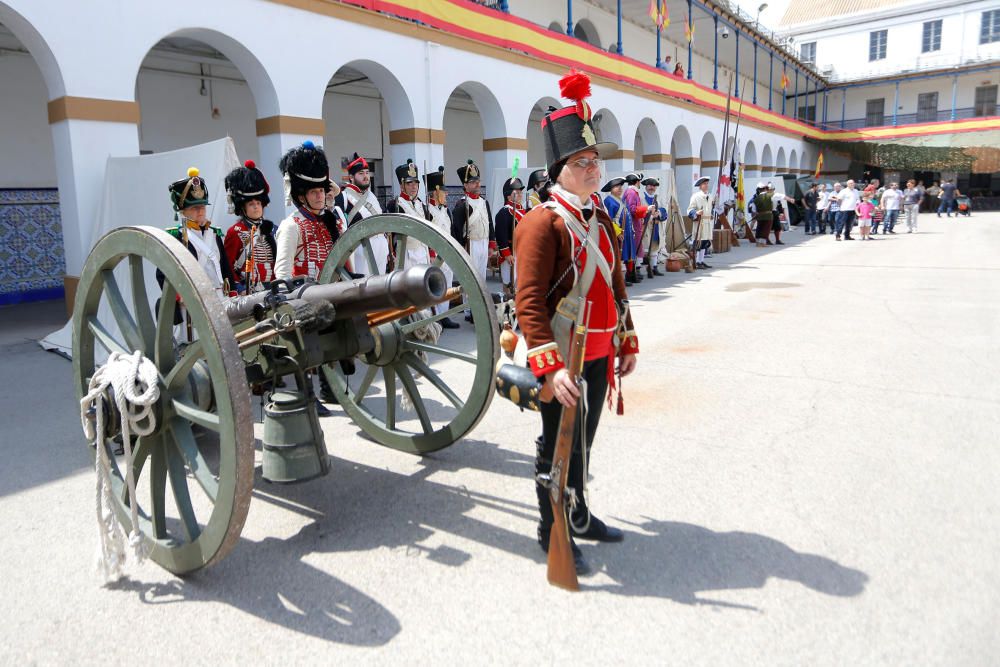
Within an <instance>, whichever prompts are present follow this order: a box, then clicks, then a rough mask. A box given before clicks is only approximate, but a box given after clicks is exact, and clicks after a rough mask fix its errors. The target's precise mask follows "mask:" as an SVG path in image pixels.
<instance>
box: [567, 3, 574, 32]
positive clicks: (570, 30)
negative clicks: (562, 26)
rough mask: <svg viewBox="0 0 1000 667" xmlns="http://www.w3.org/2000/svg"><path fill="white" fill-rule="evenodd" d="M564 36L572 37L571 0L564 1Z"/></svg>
mask: <svg viewBox="0 0 1000 667" xmlns="http://www.w3.org/2000/svg"><path fill="white" fill-rule="evenodd" d="M566 34H567V35H569V36H570V37H572V36H573V0H566Z"/></svg>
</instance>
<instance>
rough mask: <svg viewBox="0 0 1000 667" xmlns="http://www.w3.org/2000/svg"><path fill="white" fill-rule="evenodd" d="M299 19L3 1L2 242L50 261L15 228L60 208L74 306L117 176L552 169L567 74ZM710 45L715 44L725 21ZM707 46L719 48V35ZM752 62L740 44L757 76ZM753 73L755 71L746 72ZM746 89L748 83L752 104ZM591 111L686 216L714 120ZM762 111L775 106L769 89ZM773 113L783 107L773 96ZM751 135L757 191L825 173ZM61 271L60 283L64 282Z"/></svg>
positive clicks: (272, 177)
mask: <svg viewBox="0 0 1000 667" xmlns="http://www.w3.org/2000/svg"><path fill="white" fill-rule="evenodd" d="M415 4H420V3H415ZM525 5H526V7H527V6H529V5H530V7H531V8H532V11H534V12H536V13H537V12H540V11H542V10H541V9H540V8H544V7H548V10H549V15H550V16H551V17H553V21H555V20H556V19H559V20H564V17H565V3H561V2H555V1H554V0H550V1H547V2H534V3H525ZM300 6H302V3H297V2H290V1H284V0H217V1H214V2H211V3H195V2H189V1H187V0H179V1H178V2H173V3H169V4H167V3H119V2H115V1H114V0H92V1H91V2H86V3H65V2H57V1H56V0H0V26H2V30H0V83H2V85H3V88H4V90H5V91H6V94H5V95H3V96H0V119H2V127H3V132H2V133H0V192H3V193H6V194H5V198H4V199H0V230H2V231H3V233H4V234H6V235H7V237H10V238H13V239H14V241H13V245H9V248H8V250H9V253H8V258H7V259H11V258H14V259H16V258H18V257H20V256H22V255H23V254H24V253H25V252H27V254H29V255H30V254H32V253H35V254H38V253H39V252H42V250H39V248H37V247H32V248H29V249H28V250H27V251H26V250H25V246H23V245H22V246H18V245H17V243H21V244H24V243H30V241H26V240H25V238H24V237H25V236H26V235H28V234H27V232H24V231H23V230H22V231H21V232H19V231H18V221H19V220H21V219H23V215H22V214H19V213H18V211H21V212H22V213H23V211H24V210H26V209H23V207H24V206H27V205H30V204H33V203H38V202H41V203H42V204H43V206H50V207H52V206H55V203H54V202H57V203H58V210H57V212H56V213H51V214H49V216H48V217H49V218H50V220H49V222H52V220H51V219H52V218H54V220H55V224H54V225H53V226H50V227H49V228H47V229H43V231H44V235H45V238H46V239H47V241H46V242H47V243H49V244H50V245H51V246H53V247H54V246H56V245H59V246H60V249H61V257H59V256H56V255H57V254H58V253H50V254H49V256H47V257H45V258H44V260H45V261H44V262H42V263H43V264H45V266H46V267H47V268H46V270H47V271H48V275H47V276H44V277H46V278H47V279H48V283H46V284H45V285H44V286H45V287H46V288H47V289H53V288H54V287H55V285H53V284H52V283H53V280H54V278H55V276H54V275H52V274H53V272H58V274H60V277H61V274H65V275H66V276H67V277H68V280H67V285H69V286H70V289H72V285H73V277H74V276H78V275H79V273H80V270H81V268H82V265H83V262H84V260H85V258H86V254H87V252H88V250H89V247H88V244H87V243H86V242H85V239H89V229H90V227H91V226H92V224H93V220H94V218H95V216H96V211H97V207H98V205H99V200H100V197H101V194H102V190H103V188H102V184H103V178H104V165H105V161H106V160H107V158H108V157H109V156H128V155H137V154H139V153H140V152H143V153H145V152H161V151H165V150H170V149H175V148H180V147H184V146H190V145H194V144H197V143H201V142H205V141H208V140H212V139H217V138H220V137H224V136H231V137H233V139H234V142H235V145H236V148H237V151H238V154H239V156H240V159H241V160H243V159H248V158H250V159H254V160H255V161H256V162H257V163H258V165H260V166H261V168H262V169H263V170H264V172H265V174H266V176H267V177H268V179H269V181H270V182H271V183H272V184H277V183H280V178H279V174H278V169H277V163H278V160H279V158H280V156H281V155H282V154H283V153H284V152H285V151H286V150H288V149H289V148H290V147H292V146H294V145H296V144H297V143H300V142H301V141H303V140H305V139H313V140H318V141H319V142H321V143H322V144H323V145H324V146H325V147H326V150H327V154H328V156H329V158H330V160H331V163H332V165H333V168H334V169H336V167H337V165H338V164H340V162H341V160H342V159H343V158H346V157H348V156H350V155H352V154H353V153H354V152H355V151H357V152H358V153H361V154H363V155H366V156H368V157H370V158H373V159H374V160H376V162H377V164H378V170H379V173H378V174H377V178H378V181H379V182H380V183H381V184H384V185H391V184H392V168H393V167H394V166H395V165H397V164H400V163H402V162H405V161H406V159H408V158H409V159H413V160H414V161H415V162H416V163H417V164H418V165H420V166H421V167H422V168H425V169H436V168H437V166H438V165H443V166H444V167H445V171H446V174H447V178H448V181H449V183H454V184H457V177H456V176H455V169H456V168H457V167H458V166H459V165H461V164H464V163H465V161H466V160H467V159H470V158H471V159H473V160H476V161H477V162H479V163H480V164H481V165H483V166H484V167H485V168H486V169H487V170H490V169H509V168H510V165H511V164H512V163H513V162H514V160H515V159H518V160H519V161H520V164H521V165H522V166H538V165H541V164H542V163H543V149H542V143H541V134H540V129H539V121H540V119H541V117H542V115H543V113H544V110H545V109H546V108H547V107H548V106H549V105H553V106H562V105H563V104H564V103H565V102H564V101H560V100H558V85H557V81H558V78H559V76H560V75H561V74H562V73H563V72H565V71H566V70H567V69H568V67H567V64H566V63H557V62H550V61H547V59H546V58H545V57H544V56H538V55H534V56H533V55H530V54H524V53H520V52H515V51H512V50H510V49H504V48H499V47H496V46H491V45H485V44H482V43H478V42H476V41H475V40H474V39H468V38H465V37H462V36H457V35H454V34H448V33H446V32H443V31H441V30H436V29H433V28H431V27H427V26H425V25H421V24H420V23H419V22H416V21H413V20H406V19H405V18H399V17H396V16H392V15H389V14H387V13H385V12H375V11H371V10H369V9H365V8H363V7H360V8H359V7H354V6H350V5H346V4H342V3H334V2H315V3H311V4H310V5H308V7H309V9H302V8H300ZM576 6H577V7H578V8H579V7H584V8H587V7H589V9H590V11H591V12H592V14H590V16H589V18H588V16H587V14H586V13H584V14H582V15H581V14H580V13H578V17H580V18H581V19H584V20H587V21H589V22H590V26H591V27H590V29H591V30H592V31H594V32H595V33H597V35H599V37H598V36H597V35H595V36H594V38H595V39H597V38H599V39H601V40H603V41H608V38H607V37H605V36H604V33H606V32H607V33H617V30H616V25H615V24H614V23H612V24H611V25H607V24H608V22H609V20H608V17H609V16H611V14H608V13H607V10H606V9H605V8H602V7H599V6H597V5H596V4H595V5H588V3H583V2H578V3H576ZM511 11H512V15H513V12H516V11H517V7H516V6H515V7H513V8H511ZM702 11H705V10H704V9H703V10H702ZM112 17H113V20H112ZM699 20H700V21H701V22H702V24H705V23H706V21H704V20H703V19H697V20H696V23H695V25H696V26H697V25H698V23H697V21H699ZM677 23H678V24H679V23H682V21H681V20H679V19H678V20H677ZM577 25H579V24H577ZM584 25H586V24H584ZM707 25H709V26H712V27H713V28H714V25H713V23H712V22H711V21H709V22H707ZM672 29H673V30H674V32H676V31H678V30H682V29H683V28H682V27H681V26H680V25H674V26H673V28H672ZM696 29H697V28H696ZM705 32H706V33H710V31H708V30H706V31H705ZM623 33H624V34H625V35H626V36H628V35H633V41H634V43H635V46H634V47H629V46H627V47H626V50H627V49H628V48H635V49H636V50H639V49H640V46H639V44H640V42H641V38H645V39H646V41H647V42H650V41H651V42H652V43H651V44H646V46H645V47H643V48H646V49H647V50H650V51H653V52H655V38H652V37H651V34H652V33H651V32H650V31H649V30H646V29H643V28H641V27H639V26H638V25H636V24H629V25H627V26H623ZM716 34H717V33H716ZM723 39H725V38H723ZM615 40H616V43H617V35H616V36H615ZM706 40H707V43H708V44H713V43H718V42H719V39H718V38H717V37H715V35H714V34H711V33H710V34H709V35H707V36H703V37H702V42H704V41H706ZM603 41H602V42H601V43H602V44H603ZM623 41H624V40H623ZM745 41H746V40H745ZM665 42H666V39H665V37H664V43H665ZM730 43H731V42H730ZM695 45H698V50H699V51H703V50H704V48H705V47H704V45H703V44H702V43H701V42H697V41H695V42H694V44H693V46H695ZM772 46H773V45H772ZM748 47H749V42H746V43H745V44H744V48H746V49H747V51H746V52H745V53H744V56H743V57H744V59H745V58H747V56H746V53H749V48H748ZM661 48H663V49H664V51H665V50H666V49H665V48H664V47H663V46H662V45H661ZM686 50H687V49H686V41H685V46H684V48H681V49H678V52H679V53H680V54H681V55H685V56H686ZM602 51H604V49H602ZM694 51H695V49H694V48H692V61H693V62H697V64H696V68H697V71H700V72H701V74H700V75H699V76H702V77H705V76H707V75H706V74H705V73H706V71H708V72H711V78H712V79H717V78H718V77H719V72H718V69H717V68H716V67H714V66H713V64H712V61H710V60H708V59H706V57H705V56H704V54H698V55H697V58H698V60H697V61H695V55H696V54H695V53H694ZM645 55H647V54H645V53H644V54H643V56H644V57H645ZM601 57H605V56H601ZM625 58H626V59H627V58H628V57H627V56H626V57H625ZM717 62H719V63H720V66H721V65H725V64H726V63H725V62H724V61H722V60H719V61H717ZM730 67H731V68H732V69H735V63H731V64H730ZM746 68H747V63H746V61H745V60H744V64H743V66H742V67H741V71H744V70H746ZM724 73H725V71H723V74H724ZM655 76H657V77H660V76H662V77H670V76H671V75H670V74H669V73H666V72H663V73H662V74H656V75H655ZM727 80H728V79H727ZM738 80H739V79H737V81H738ZM695 81H696V82H697V79H695ZM702 85H703V86H704V87H705V88H706V89H707V88H710V87H711V85H712V84H711V82H710V81H709V82H705V83H703V84H702ZM726 87H728V84H727V86H726ZM735 87H736V86H735V85H734V88H735ZM748 87H749V86H748V84H747V80H746V77H744V83H743V86H742V89H743V91H744V94H745V96H746V97H749V94H747V93H746V91H747V89H748ZM593 91H594V92H593V98H592V99H591V103H592V106H593V108H594V109H595V111H596V112H597V113H598V114H599V116H600V124H599V131H600V132H601V134H602V135H603V137H604V139H605V140H609V141H614V142H616V143H617V144H618V145H619V146H620V147H621V150H620V151H619V154H618V155H617V156H616V158H615V159H613V160H611V161H610V162H609V164H608V165H607V166H608V169H609V171H618V170H627V169H633V168H640V169H662V168H674V169H675V170H676V174H677V181H678V184H679V193H680V196H681V198H684V197H685V196H687V195H686V193H690V191H691V183H692V179H693V178H694V176H695V175H697V174H700V173H701V172H702V171H705V172H706V173H710V172H712V171H714V170H715V169H717V167H718V164H719V160H720V155H721V150H722V146H721V141H722V133H723V128H722V125H723V122H722V113H720V112H719V111H718V110H706V109H704V108H703V107H700V106H699V105H698V104H695V103H691V102H688V101H684V100H681V99H677V98H672V97H668V96H664V95H655V94H651V93H650V92H649V91H647V90H640V89H637V88H636V87H634V86H630V85H628V84H625V83H620V82H616V81H613V80H610V79H601V78H599V77H598V78H595V81H594V87H593ZM756 92H757V95H758V97H760V98H763V97H764V94H765V93H764V83H763V82H762V81H761V82H758V86H757V91H756ZM770 97H772V98H774V100H775V101H777V97H778V95H777V94H776V93H775V91H774V89H773V88H772V89H771V94H770ZM746 101H747V104H748V105H749V104H750V103H751V101H750V100H749V99H747V100H746ZM761 101H762V102H763V99H762V100H761ZM761 106H763V105H761ZM764 108H766V107H764ZM740 134H741V142H740V144H741V146H740V153H741V154H742V155H740V156H738V157H743V159H744V160H745V162H746V163H747V165H748V166H747V175H748V177H749V178H757V177H758V176H761V175H769V174H774V173H775V172H787V171H794V172H796V173H798V172H799V171H801V172H803V173H805V172H806V171H809V170H810V169H811V168H812V167H813V166H814V165H815V162H816V157H817V154H818V151H817V148H816V147H815V146H814V145H811V144H808V143H806V142H805V141H804V140H803V136H802V132H801V131H795V130H794V129H792V130H788V129H783V128H776V127H769V126H768V125H766V124H762V123H755V122H749V121H748V122H746V123H744V126H743V128H742V129H741V133H740ZM842 166H843V168H844V169H845V170H846V165H842ZM831 168H833V169H836V165H833V166H832V167H831ZM178 177H180V175H179V176H178ZM166 185H167V184H166V183H164V184H163V192H164V197H166V196H167V190H166ZM52 188H56V190H51V189H52ZM39 193H41V194H39ZM53 200H54V201H53ZM279 206H280V204H279ZM272 208H274V206H272ZM211 213H212V216H213V218H214V219H215V220H216V221H217V222H219V223H221V224H223V226H225V225H226V224H228V222H231V220H230V221H227V220H225V209H224V206H216V208H215V210H214V211H212V212H211ZM268 213H269V217H272V218H275V219H280V217H282V215H281V213H280V212H279V211H270V210H269V212H268ZM138 214H139V217H140V218H141V212H138ZM19 215H21V217H18V216H19ZM44 217H45V214H43V215H42V218H44ZM141 221H142V222H143V223H145V224H154V225H161V226H167V225H169V224H170V221H169V220H141ZM32 224H34V223H32ZM43 227H44V225H43ZM32 229H33V230H34V229H35V228H34V227H32ZM53 230H56V231H53ZM57 233H61V238H58V237H57ZM18 234H20V236H18ZM36 240H37V239H36ZM60 241H61V243H60ZM4 244H6V237H5V239H4ZM43 250H44V249H43ZM59 261H62V262H64V264H63V265H61V266H59V267H58V268H56V267H55V266H54V265H55V264H57V263H58V262H59ZM37 265H38V262H36V266H35V268H37ZM21 268H22V269H24V268H25V265H24V264H23V263H22V265H21ZM29 268H30V267H29ZM37 278H38V276H33V277H32V278H31V279H30V280H27V279H22V280H21V281H20V283H18V282H17V280H18V276H16V275H13V276H12V275H11V272H10V270H9V269H8V270H7V274H5V275H0V293H3V292H4V291H6V292H12V291H13V292H14V293H17V292H18V291H20V292H22V293H29V292H32V291H33V290H34V291H37V290H38V286H39V284H40V283H39V280H37ZM41 282H43V283H44V281H41Z"/></svg>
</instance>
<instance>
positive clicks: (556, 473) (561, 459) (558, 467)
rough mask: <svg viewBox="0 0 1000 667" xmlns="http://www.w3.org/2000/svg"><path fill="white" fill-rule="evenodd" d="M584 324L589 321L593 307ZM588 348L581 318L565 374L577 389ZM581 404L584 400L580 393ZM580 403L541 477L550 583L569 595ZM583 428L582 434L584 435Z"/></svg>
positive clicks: (573, 585) (565, 421)
mask: <svg viewBox="0 0 1000 667" xmlns="http://www.w3.org/2000/svg"><path fill="white" fill-rule="evenodd" d="M586 302H587V297H586V295H580V297H579V299H578V304H579V305H578V307H577V311H576V312H577V313H582V312H584V305H585V304H586ZM586 310H587V315H586V316H585V317H584V318H583V322H586V321H588V320H589V319H590V307H589V306H587V309H586ZM586 345H587V326H586V324H584V323H582V322H581V320H580V319H579V317H578V318H577V321H576V323H575V325H574V327H573V335H572V336H570V340H569V354H568V355H567V362H568V363H567V365H566V370H567V371H568V372H569V376H570V379H571V380H572V381H573V384H575V385H576V386H577V387H579V386H580V384H581V381H580V375H581V374H582V372H583V360H584V352H585V350H586ZM579 400H580V401H582V400H583V394H582V391H581V395H580V399H579ZM579 410H580V403H579V402H578V403H577V405H576V407H575V408H573V409H569V408H566V407H565V406H564V407H563V410H562V416H561V417H560V418H559V435H558V436H557V437H556V448H555V453H554V454H553V456H552V469H551V471H550V472H549V473H548V474H545V473H541V474H539V476H538V483H539V484H541V485H542V486H543V487H545V488H547V489H548V490H549V500H551V501H552V517H553V518H552V529H551V530H550V531H549V559H548V580H549V583H550V584H552V585H553V586H558V587H559V588H564V589H566V590H568V591H578V590H580V582H579V580H577V578H576V564H575V563H574V562H573V547H572V546H571V543H570V539H569V521H568V519H567V517H566V513H567V509H568V507H569V504H570V497H571V496H570V495H569V494H567V492H566V485H567V484H568V482H569V465H570V458H571V457H572V455H573V435H574V433H573V431H574V428H575V427H576V420H577V415H578V414H579ZM582 429H583V425H582V424H581V431H580V432H581V434H582V433H583V430H582Z"/></svg>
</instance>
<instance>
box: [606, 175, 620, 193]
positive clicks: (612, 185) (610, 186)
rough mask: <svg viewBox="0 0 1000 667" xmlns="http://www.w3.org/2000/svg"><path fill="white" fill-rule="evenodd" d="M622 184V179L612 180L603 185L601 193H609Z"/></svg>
mask: <svg viewBox="0 0 1000 667" xmlns="http://www.w3.org/2000/svg"><path fill="white" fill-rule="evenodd" d="M624 184H625V179H624V178H612V179H611V180H610V181H608V182H607V183H605V184H604V187H603V188H601V192H611V190H612V189H613V188H615V187H618V186H619V185H624Z"/></svg>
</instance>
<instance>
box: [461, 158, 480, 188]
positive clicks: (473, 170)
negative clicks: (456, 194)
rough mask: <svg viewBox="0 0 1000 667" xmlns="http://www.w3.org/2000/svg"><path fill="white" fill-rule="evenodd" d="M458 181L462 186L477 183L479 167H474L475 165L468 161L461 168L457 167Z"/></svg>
mask: <svg viewBox="0 0 1000 667" xmlns="http://www.w3.org/2000/svg"><path fill="white" fill-rule="evenodd" d="M458 180H459V181H461V182H462V184H463V185H464V184H466V183H468V182H469V181H478V180H479V167H477V166H476V163H475V162H473V161H472V160H469V161H468V162H466V163H465V164H464V165H463V166H461V167H459V168H458Z"/></svg>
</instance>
